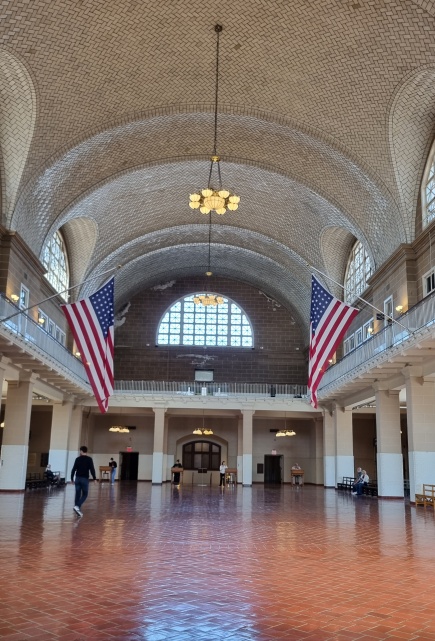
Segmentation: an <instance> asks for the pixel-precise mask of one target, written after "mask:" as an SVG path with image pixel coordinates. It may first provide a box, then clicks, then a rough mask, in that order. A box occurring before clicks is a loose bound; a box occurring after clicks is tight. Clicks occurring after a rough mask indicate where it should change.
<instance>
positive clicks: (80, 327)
mask: <svg viewBox="0 0 435 641" xmlns="http://www.w3.org/2000/svg"><path fill="white" fill-rule="evenodd" d="M103 288H106V289H105V290H103ZM93 303H95V304H96V305H97V307H95V308H94V304H93ZM106 304H107V305H110V307H108V309H106V310H105V309H104V307H102V305H106ZM62 310H63V312H64V314H65V316H66V319H67V321H68V324H69V326H70V329H71V332H72V334H73V336H74V339H75V341H76V343H77V347H78V349H79V350H80V353H81V358H82V362H83V365H84V367H85V370H86V374H87V376H88V379H89V383H90V385H91V387H92V391H93V392H94V395H95V398H96V400H97V403H98V406H99V408H100V410H101V412H103V413H104V412H107V409H108V402H109V397H110V396H111V394H113V386H114V372H113V355H114V327H113V283H110V281H108V282H107V283H106V284H105V285H104V286H103V287H102V288H101V289H100V290H99V291H98V292H96V293H95V294H94V295H93V296H92V298H87V299H84V300H80V301H77V302H76V303H72V304H71V305H62ZM97 311H98V315H97ZM108 314H109V315H108ZM99 318H101V321H100V320H99ZM110 323H111V324H110ZM105 333H106V334H107V335H106V336H105Z"/></svg>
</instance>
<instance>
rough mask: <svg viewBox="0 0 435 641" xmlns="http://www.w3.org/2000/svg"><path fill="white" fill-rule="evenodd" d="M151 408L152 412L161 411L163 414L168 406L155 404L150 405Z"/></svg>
mask: <svg viewBox="0 0 435 641" xmlns="http://www.w3.org/2000/svg"><path fill="white" fill-rule="evenodd" d="M151 409H152V410H153V412H154V414H157V412H163V414H165V413H166V410H167V409H168V408H167V407H166V405H162V406H161V407H159V406H157V407H152V408H151Z"/></svg>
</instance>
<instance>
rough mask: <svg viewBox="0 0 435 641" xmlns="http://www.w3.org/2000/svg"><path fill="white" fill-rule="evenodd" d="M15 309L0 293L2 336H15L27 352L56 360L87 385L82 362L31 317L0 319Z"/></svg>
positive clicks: (0, 326) (12, 312)
mask: <svg viewBox="0 0 435 641" xmlns="http://www.w3.org/2000/svg"><path fill="white" fill-rule="evenodd" d="M17 311H18V308H17V306H16V305H14V304H13V303H11V302H10V301H9V300H8V299H7V298H6V297H5V296H4V295H3V294H0V329H1V332H2V334H3V336H5V335H9V336H10V337H11V338H14V337H15V338H16V339H17V344H19V346H20V347H22V348H23V349H25V350H26V351H28V353H29V354H31V355H35V356H42V357H45V358H47V357H48V358H49V359H50V360H51V361H56V362H57V363H59V364H60V365H61V366H62V367H63V368H65V369H67V370H68V372H69V373H70V374H73V375H74V376H76V377H77V378H79V379H81V380H82V381H83V382H84V383H86V386H89V383H88V378H87V376H86V372H85V368H84V366H83V363H82V362H81V361H80V360H78V359H77V358H76V357H75V356H74V355H73V354H72V353H71V352H70V351H69V350H68V349H66V347H64V346H63V345H62V344H61V343H59V341H57V340H56V339H55V338H54V336H51V335H50V334H48V333H47V332H46V331H45V330H44V329H43V328H42V327H41V326H40V325H39V324H38V323H36V322H35V321H34V320H33V318H30V316H28V315H27V314H23V313H21V314H17V315H16V316H14V317H13V318H10V319H9V320H7V321H2V320H1V319H2V318H7V317H8V316H11V315H12V314H14V313H16V312H17ZM23 343H24V344H23Z"/></svg>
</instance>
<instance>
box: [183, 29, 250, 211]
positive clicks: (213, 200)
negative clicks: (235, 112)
mask: <svg viewBox="0 0 435 641" xmlns="http://www.w3.org/2000/svg"><path fill="white" fill-rule="evenodd" d="M214 30H215V32H216V36H217V37H216V86H215V102H214V144H213V155H212V156H211V158H210V172H209V175H208V184H207V187H206V188H205V189H200V190H199V191H198V192H195V193H194V194H190V202H189V205H190V207H191V208H192V209H199V211H200V212H201V214H209V213H210V212H212V211H215V212H216V213H217V214H219V215H222V214H224V213H225V212H226V210H227V209H229V210H230V211H235V210H236V209H237V208H238V206H239V202H240V196H237V195H236V194H233V193H231V192H229V191H228V189H224V188H223V187H222V178H221V168H220V157H219V156H218V154H217V121H218V95H219V34H220V33H221V32H222V26H221V25H220V24H217V25H215V28H214ZM213 174H216V176H217V178H215V179H214V182H213ZM216 181H217V182H216Z"/></svg>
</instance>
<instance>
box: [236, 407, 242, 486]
mask: <svg viewBox="0 0 435 641" xmlns="http://www.w3.org/2000/svg"><path fill="white" fill-rule="evenodd" d="M237 483H243V417H242V416H239V419H238V422H237Z"/></svg>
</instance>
